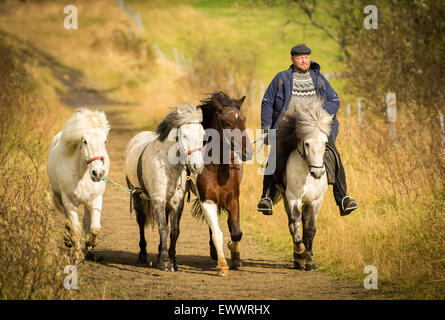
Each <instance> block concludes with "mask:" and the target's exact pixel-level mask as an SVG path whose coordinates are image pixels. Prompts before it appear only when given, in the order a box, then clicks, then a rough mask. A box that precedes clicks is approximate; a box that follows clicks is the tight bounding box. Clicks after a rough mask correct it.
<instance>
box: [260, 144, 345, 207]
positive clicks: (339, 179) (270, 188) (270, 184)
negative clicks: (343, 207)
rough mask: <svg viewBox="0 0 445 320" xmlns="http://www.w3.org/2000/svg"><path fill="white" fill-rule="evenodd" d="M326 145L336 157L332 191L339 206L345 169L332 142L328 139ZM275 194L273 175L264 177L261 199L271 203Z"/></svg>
mask: <svg viewBox="0 0 445 320" xmlns="http://www.w3.org/2000/svg"><path fill="white" fill-rule="evenodd" d="M328 144H329V146H330V147H331V150H333V151H334V152H335V153H336V156H337V165H336V169H337V170H335V183H334V187H333V189H334V190H333V191H334V199H335V202H336V203H337V205H338V206H339V205H340V204H341V201H342V200H343V198H344V197H345V196H346V195H347V185H346V174H345V169H344V168H343V164H342V162H341V158H340V154H339V153H338V150H337V148H336V147H335V144H334V142H333V141H332V140H331V139H330V138H329V141H328ZM272 151H274V149H272V150H271V152H272ZM282 165H285V164H282ZM276 193H277V187H276V185H275V178H274V175H273V174H269V175H264V178H263V193H262V196H261V198H264V197H268V198H270V199H272V201H273V200H274V198H275V195H276Z"/></svg>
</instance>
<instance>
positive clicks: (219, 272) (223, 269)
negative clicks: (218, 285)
mask: <svg viewBox="0 0 445 320" xmlns="http://www.w3.org/2000/svg"><path fill="white" fill-rule="evenodd" d="M216 270H217V272H216V275H217V276H220V277H225V276H226V275H228V274H229V267H217V268H216Z"/></svg>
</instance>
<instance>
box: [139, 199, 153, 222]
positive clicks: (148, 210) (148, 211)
mask: <svg viewBox="0 0 445 320" xmlns="http://www.w3.org/2000/svg"><path fill="white" fill-rule="evenodd" d="M141 200H142V208H143V211H144V213H145V216H146V219H145V225H150V226H151V227H152V228H154V227H155V225H156V218H155V215H154V213H153V206H152V205H151V201H150V200H145V199H141Z"/></svg>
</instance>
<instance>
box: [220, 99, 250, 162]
mask: <svg viewBox="0 0 445 320" xmlns="http://www.w3.org/2000/svg"><path fill="white" fill-rule="evenodd" d="M245 98H246V97H245V96H244V97H242V98H241V99H239V100H236V99H230V98H229V97H228V96H227V95H226V94H225V93H223V92H219V93H217V94H214V95H213V96H212V101H213V104H214V106H215V107H216V116H217V124H216V128H217V130H218V131H221V133H222V138H223V139H224V140H223V141H226V139H227V140H229V139H230V141H227V144H230V148H231V149H232V150H233V152H234V153H235V155H237V156H238V157H239V158H241V159H242V160H243V161H247V160H250V159H252V156H253V148H252V144H251V143H250V140H249V137H248V136H247V134H246V131H245V130H246V117H245V116H244V114H243V113H242V111H241V106H242V104H243V103H244V100H245ZM227 137H229V138H227Z"/></svg>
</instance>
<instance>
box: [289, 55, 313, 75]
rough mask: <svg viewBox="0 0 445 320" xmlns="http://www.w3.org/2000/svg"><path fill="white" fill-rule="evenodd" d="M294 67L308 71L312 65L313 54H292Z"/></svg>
mask: <svg viewBox="0 0 445 320" xmlns="http://www.w3.org/2000/svg"><path fill="white" fill-rule="evenodd" d="M291 60H292V63H293V64H294V67H295V68H296V69H298V70H300V71H303V72H306V71H307V70H308V69H309V66H310V65H311V55H310V54H300V55H295V56H292V58H291Z"/></svg>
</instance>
